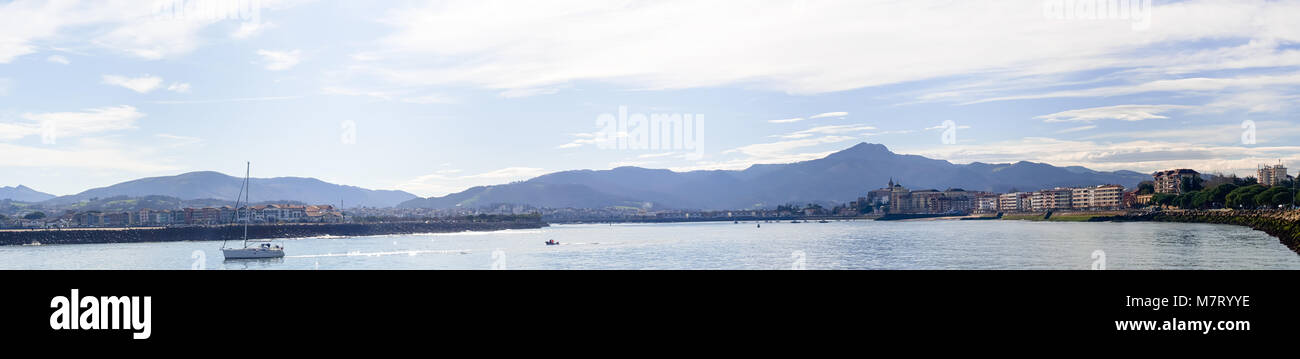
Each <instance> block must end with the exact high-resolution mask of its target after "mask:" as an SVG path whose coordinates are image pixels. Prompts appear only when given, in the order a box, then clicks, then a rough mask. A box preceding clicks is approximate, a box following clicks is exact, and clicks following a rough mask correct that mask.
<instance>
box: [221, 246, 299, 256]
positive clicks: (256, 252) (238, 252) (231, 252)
mask: <svg viewBox="0 0 1300 359" xmlns="http://www.w3.org/2000/svg"><path fill="white" fill-rule="evenodd" d="M221 254H223V255H225V256H226V259H258V258H284V249H263V248H243V249H240V248H225V249H222V250H221Z"/></svg>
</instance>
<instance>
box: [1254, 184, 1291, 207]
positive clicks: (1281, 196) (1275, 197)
mask: <svg viewBox="0 0 1300 359" xmlns="http://www.w3.org/2000/svg"><path fill="white" fill-rule="evenodd" d="M1292 195H1293V194H1292V193H1291V189H1290V188H1284V187H1280V186H1273V187H1269V188H1268V189H1267V190H1264V191H1263V192H1260V193H1259V194H1256V195H1255V198H1254V199H1255V205H1256V206H1266V207H1270V208H1276V207H1277V206H1279V205H1284V204H1285V205H1290V204H1291V197H1292Z"/></svg>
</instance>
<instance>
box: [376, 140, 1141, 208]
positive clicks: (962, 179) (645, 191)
mask: <svg viewBox="0 0 1300 359" xmlns="http://www.w3.org/2000/svg"><path fill="white" fill-rule="evenodd" d="M891 178H892V179H893V180H894V181H895V182H898V183H901V184H902V185H904V186H906V187H908V188H910V189H914V190H917V189H930V188H933V189H939V190H942V189H946V188H951V187H957V188H962V189H966V190H970V191H997V192H1005V191H1008V190H1010V189H1012V188H1015V189H1018V190H1022V191H1031V190H1038V189H1047V188H1053V187H1065V186H1093V185H1099V184H1121V185H1124V186H1125V187H1128V188H1133V187H1136V186H1137V184H1138V182H1141V181H1144V180H1149V179H1150V175H1148V174H1142V173H1137V172H1132V171H1117V172H1102V171H1094V170H1090V169H1087V168H1083V167H1077V166H1075V167H1056V166H1052V165H1049V164H1045V163H1034V162H1023V161H1022V162H1017V163H1009V164H987V163H978V162H977V163H971V164H964V165H959V164H953V163H950V162H948V161H944V160H936V159H930V158H926V157H922V156H916V155H900V154H896V153H893V152H890V151H889V149H887V148H885V146H883V145H878V144H869V143H862V144H858V145H856V146H853V147H851V148H848V149H845V150H843V151H839V152H836V153H833V154H831V155H828V156H826V157H825V158H821V159H816V160H810V161H804V162H797V163H790V164H762V165H754V166H751V167H749V168H747V169H745V170H742V171H723V170H714V171H692V172H673V171H669V170H664V169H646V168H639V167H619V168H615V169H611V170H603V171H593V170H575V171H563V172H556V173H551V174H547V175H543V176H539V177H536V178H533V179H530V180H527V181H522V182H516V183H511V184H504V185H496V186H484V187H475V188H471V189H469V190H466V191H464V192H460V193H454V194H450V195H447V196H443V197H434V198H427V199H414V200H410V201H407V202H404V203H402V204H401V205H400V206H401V207H415V208H449V207H455V206H457V205H460V206H469V207H476V206H479V205H484V204H491V203H516V204H529V205H533V206H538V207H575V208H599V207H610V206H644V205H646V203H650V204H652V205H653V207H654V208H683V209H740V208H754V207H764V208H770V207H775V206H776V205H779V204H785V203H800V204H802V203H808V202H845V201H849V200H852V199H855V198H857V197H859V196H863V195H865V194H866V192H867V191H870V190H873V189H877V188H882V187H884V186H885V185H886V183H887V182H889V180H890V179H891ZM548 192H550V193H548Z"/></svg>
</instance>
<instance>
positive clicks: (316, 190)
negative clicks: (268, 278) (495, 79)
mask: <svg viewBox="0 0 1300 359" xmlns="http://www.w3.org/2000/svg"><path fill="white" fill-rule="evenodd" d="M243 181H244V179H243V178H240V177H234V176H229V175H226V174H222V173H218V172H190V173H184V174H180V175H175V176H163V177H149V178H141V179H138V180H133V181H127V182H122V183H118V184H115V185H112V186H108V187H101V188H95V189H91V190H87V191H84V192H81V193H78V194H74V195H68V196H61V197H57V198H53V199H49V200H47V201H45V202H44V203H45V204H49V205H65V204H72V203H77V202H81V201H86V200H90V199H92V198H110V197H118V196H127V197H145V196H167V197H175V198H179V199H182V200H195V199H219V200H227V201H234V200H235V197H237V196H238V195H239V188H240V186H241V184H242V183H243ZM249 187H250V190H249V191H250V192H249V200H250V201H252V202H254V203H257V202H264V201H297V202H302V203H308V204H332V205H336V206H337V205H339V204H340V202H342V204H343V205H344V206H347V207H355V206H366V207H392V206H394V205H397V204H398V203H401V202H403V201H406V200H410V199H414V198H418V197H416V196H415V195H413V194H410V193H407V192H405V191H392V190H370V189H365V188H361V187H354V186H344V185H337V184H332V183H327V182H324V181H321V180H318V179H315V178H302V177H276V178H253V179H251V182H250V183H249Z"/></svg>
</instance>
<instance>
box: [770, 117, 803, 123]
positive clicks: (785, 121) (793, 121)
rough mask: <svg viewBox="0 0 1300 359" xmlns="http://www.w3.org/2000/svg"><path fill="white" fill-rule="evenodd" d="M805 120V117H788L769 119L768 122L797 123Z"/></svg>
mask: <svg viewBox="0 0 1300 359" xmlns="http://www.w3.org/2000/svg"><path fill="white" fill-rule="evenodd" d="M799 121H803V117H795V118H787V119H784V120H767V123H795V122H799Z"/></svg>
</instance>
